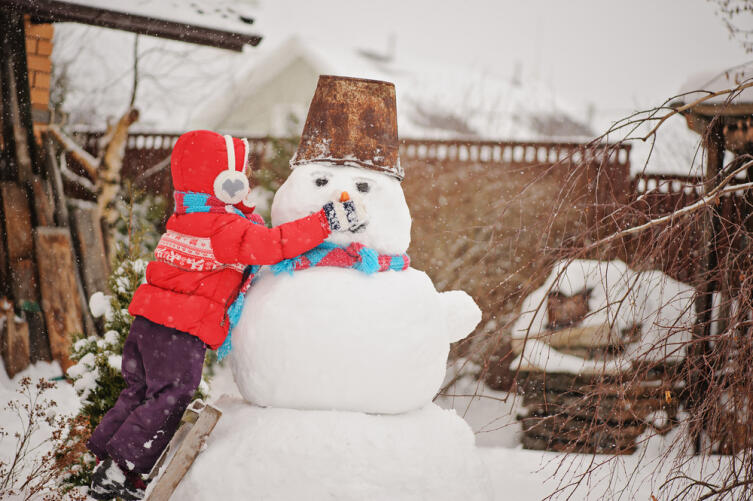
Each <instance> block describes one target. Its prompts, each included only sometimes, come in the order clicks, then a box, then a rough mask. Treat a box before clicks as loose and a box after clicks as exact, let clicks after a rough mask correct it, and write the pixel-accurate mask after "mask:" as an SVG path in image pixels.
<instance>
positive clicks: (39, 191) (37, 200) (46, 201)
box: [31, 176, 55, 226]
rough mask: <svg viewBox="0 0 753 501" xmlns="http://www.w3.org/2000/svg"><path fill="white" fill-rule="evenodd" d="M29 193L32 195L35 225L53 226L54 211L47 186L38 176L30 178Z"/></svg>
mask: <svg viewBox="0 0 753 501" xmlns="http://www.w3.org/2000/svg"><path fill="white" fill-rule="evenodd" d="M31 193H32V195H33V197H34V208H35V211H34V213H35V215H36V217H37V226H55V211H54V210H53V202H52V199H51V196H50V189H49V186H48V185H47V184H46V183H45V182H44V181H43V180H42V178H41V177H39V176H34V177H32V178H31Z"/></svg>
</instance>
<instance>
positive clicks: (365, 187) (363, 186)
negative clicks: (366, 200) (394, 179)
mask: <svg viewBox="0 0 753 501" xmlns="http://www.w3.org/2000/svg"><path fill="white" fill-rule="evenodd" d="M356 188H357V189H358V191H360V192H361V193H368V192H369V190H370V189H371V186H369V183H356Z"/></svg>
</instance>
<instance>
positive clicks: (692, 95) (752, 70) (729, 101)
mask: <svg viewBox="0 0 753 501" xmlns="http://www.w3.org/2000/svg"><path fill="white" fill-rule="evenodd" d="M751 83H753V63H744V64H741V65H739V66H736V67H734V68H724V69H720V70H710V71H701V72H698V73H695V74H693V75H691V76H690V77H689V78H688V79H687V80H686V81H685V83H684V84H683V85H682V87H681V88H680V94H684V95H683V96H682V97H681V98H680V99H679V100H678V101H676V102H674V103H672V106H675V107H679V106H682V105H684V104H686V103H692V102H693V101H695V100H696V99H699V98H701V97H704V96H706V95H707V94H708V92H719V91H724V90H727V89H735V88H736V87H737V86H739V85H746V84H751ZM691 111H692V112H693V113H697V114H699V115H704V116H715V115H749V114H751V113H753V87H747V88H745V89H742V90H741V91H739V92H736V93H733V94H722V95H719V96H715V97H712V98H711V99H708V100H706V101H704V102H703V103H701V104H698V105H696V106H694V107H693V109H692V110H691Z"/></svg>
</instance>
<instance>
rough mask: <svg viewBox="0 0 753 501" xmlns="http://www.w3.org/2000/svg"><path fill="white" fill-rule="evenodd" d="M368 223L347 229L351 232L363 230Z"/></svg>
mask: <svg viewBox="0 0 753 501" xmlns="http://www.w3.org/2000/svg"><path fill="white" fill-rule="evenodd" d="M368 224H369V223H361V224H359V225H358V226H356V227H355V228H351V229H350V230H349V231H350V232H351V233H361V232H363V231H364V230H366V226H368Z"/></svg>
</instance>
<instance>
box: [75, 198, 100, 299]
mask: <svg viewBox="0 0 753 501" xmlns="http://www.w3.org/2000/svg"><path fill="white" fill-rule="evenodd" d="M71 222H72V223H73V237H74V240H75V241H76V250H77V251H78V256H79V264H80V265H81V275H82V277H83V285H84V290H85V291H86V297H87V298H88V297H91V295H92V294H94V293H95V292H98V291H102V292H105V291H107V277H108V275H109V270H108V266H107V255H106V253H105V241H104V238H103V236H102V225H100V222H99V217H98V214H97V206H96V204H94V203H91V202H81V203H78V204H76V205H75V206H73V207H72V208H71Z"/></svg>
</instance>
